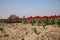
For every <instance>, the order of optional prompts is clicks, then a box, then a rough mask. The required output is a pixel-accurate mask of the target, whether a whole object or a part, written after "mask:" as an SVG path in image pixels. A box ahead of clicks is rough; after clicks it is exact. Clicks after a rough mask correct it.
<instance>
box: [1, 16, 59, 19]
mask: <svg viewBox="0 0 60 40" xmlns="http://www.w3.org/2000/svg"><path fill="white" fill-rule="evenodd" d="M32 18H34V19H43V18H49V19H51V18H60V15H58V16H56V15H55V16H34V17H32V16H29V17H27V18H25V17H24V18H7V19H0V20H26V19H32Z"/></svg>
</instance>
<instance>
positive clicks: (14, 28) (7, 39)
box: [0, 23, 60, 40]
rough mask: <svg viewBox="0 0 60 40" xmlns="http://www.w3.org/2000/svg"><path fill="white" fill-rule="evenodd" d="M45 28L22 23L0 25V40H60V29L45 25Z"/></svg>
mask: <svg viewBox="0 0 60 40" xmlns="http://www.w3.org/2000/svg"><path fill="white" fill-rule="evenodd" d="M1 28H2V29H1ZM33 28H36V32H34V30H32V29H33ZM45 28H46V29H44V28H43V26H37V25H35V26H32V25H31V24H22V23H11V24H6V23H0V40H60V27H58V26H54V25H47V26H45Z"/></svg>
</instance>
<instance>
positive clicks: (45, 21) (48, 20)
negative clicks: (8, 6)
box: [0, 15, 60, 26]
mask: <svg viewBox="0 0 60 40" xmlns="http://www.w3.org/2000/svg"><path fill="white" fill-rule="evenodd" d="M0 22H1V23H24V24H28V23H30V24H32V25H35V24H37V25H38V26H41V25H43V26H46V25H52V24H57V25H60V15H58V16H56V15H55V16H42V17H41V16H34V17H32V16H29V17H26V18H25V17H23V18H7V19H0Z"/></svg>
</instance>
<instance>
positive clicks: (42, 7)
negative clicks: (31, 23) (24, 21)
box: [0, 0, 60, 18]
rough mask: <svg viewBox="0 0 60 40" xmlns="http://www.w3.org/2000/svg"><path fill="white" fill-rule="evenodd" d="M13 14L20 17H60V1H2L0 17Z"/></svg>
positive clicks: (0, 3)
mask: <svg viewBox="0 0 60 40" xmlns="http://www.w3.org/2000/svg"><path fill="white" fill-rule="evenodd" d="M11 14H16V15H17V16H19V17H22V16H36V15H38V16H46V15H59V14H60V0H0V17H1V18H7V17H9V15H11Z"/></svg>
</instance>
